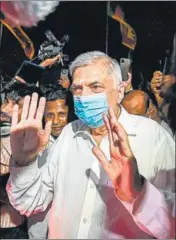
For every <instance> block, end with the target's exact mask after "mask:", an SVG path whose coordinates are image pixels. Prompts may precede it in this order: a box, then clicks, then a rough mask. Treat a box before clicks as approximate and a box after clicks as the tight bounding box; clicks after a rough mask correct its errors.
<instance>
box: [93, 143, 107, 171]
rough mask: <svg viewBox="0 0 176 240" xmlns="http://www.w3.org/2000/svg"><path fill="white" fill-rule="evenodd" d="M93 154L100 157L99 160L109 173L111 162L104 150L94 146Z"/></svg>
mask: <svg viewBox="0 0 176 240" xmlns="http://www.w3.org/2000/svg"><path fill="white" fill-rule="evenodd" d="M92 152H93V154H94V155H95V156H96V157H97V158H98V160H99V162H100V163H101V165H102V167H103V168H104V170H105V171H106V172H107V173H108V172H109V170H110V169H109V162H108V160H107V158H106V157H105V155H104V153H103V151H102V150H101V149H100V148H99V147H93V149H92Z"/></svg>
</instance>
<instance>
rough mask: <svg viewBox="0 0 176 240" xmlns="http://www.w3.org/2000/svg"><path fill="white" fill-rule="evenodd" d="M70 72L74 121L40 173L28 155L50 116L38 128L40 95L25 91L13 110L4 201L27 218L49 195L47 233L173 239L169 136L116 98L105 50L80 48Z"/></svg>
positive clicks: (42, 140)
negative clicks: (83, 50) (28, 94)
mask: <svg viewBox="0 0 176 240" xmlns="http://www.w3.org/2000/svg"><path fill="white" fill-rule="evenodd" d="M70 72H71V75H72V77H73V83H72V91H73V95H74V104H75V113H76V115H77V116H78V118H79V119H80V120H77V121H75V122H73V123H71V124H68V125H67V126H66V127H65V128H64V129H63V131H62V133H61V135H60V137H59V138H58V139H57V140H56V142H55V143H54V145H53V147H52V149H51V151H50V155H49V158H48V159H47V161H48V168H47V169H46V171H45V172H41V171H40V170H39V168H38V160H37V159H36V157H37V156H38V153H39V151H41V149H43V147H44V146H45V145H46V143H47V142H48V138H49V135H50V131H51V122H47V124H46V126H45V128H43V127H42V118H43V114H44V109H45V101H46V100H45V99H44V98H41V99H40V102H39V106H38V107H37V101H38V97H37V94H33V96H32V99H31V103H30V97H26V98H25V103H24V106H23V111H22V118H21V121H18V119H17V114H18V106H15V108H14V111H13V120H12V122H13V125H12V133H11V145H12V167H11V176H10V179H9V181H8V185H7V190H8V196H9V199H10V201H11V203H12V204H13V206H14V207H15V208H16V209H17V210H19V211H20V212H21V213H22V214H24V215H26V216H30V215H31V214H36V213H38V212H41V211H45V209H46V208H47V207H48V205H49V204H50V203H51V201H52V208H51V213H50V221H49V236H48V237H49V238H50V239H123V238H153V237H154V238H159V239H160V238H172V237H173V238H174V234H175V231H174V226H175V225H174V221H173V220H174V219H173V217H172V213H173V215H174V211H173V212H172V207H173V202H174V196H173V192H174V190H175V188H174V186H175V185H174V182H175V171H174V168H175V144H174V141H173V139H172V138H171V137H170V135H169V134H168V133H167V132H166V131H165V130H164V129H163V128H161V127H160V125H159V124H157V123H156V122H155V121H152V120H150V119H148V118H143V117H141V116H135V115H130V114H129V113H127V112H126V111H125V109H124V108H123V107H121V106H120V105H119V104H118V101H119V99H118V97H119V94H118V87H119V85H120V84H121V72H120V68H119V65H118V63H117V62H116V61H115V60H113V59H111V58H110V57H108V56H107V55H106V54H104V53H101V52H98V51H94V52H88V53H84V54H82V55H80V56H78V57H77V58H76V59H75V61H74V62H73V63H72V65H71V67H70ZM108 109H109V113H108ZM107 114H108V115H107ZM102 115H103V117H102ZM24 132H25V142H24V139H23V137H20V136H24V135H23V134H24ZM17 140H18V141H17ZM29 150H30V151H29ZM44 160H45V159H44ZM98 160H99V161H98ZM160 190H161V191H160ZM164 196H165V197H166V198H165V197H164Z"/></svg>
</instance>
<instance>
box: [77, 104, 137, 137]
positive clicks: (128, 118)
mask: <svg viewBox="0 0 176 240" xmlns="http://www.w3.org/2000/svg"><path fill="white" fill-rule="evenodd" d="M120 107H121V113H120V116H119V119H118V121H119V122H120V124H122V126H123V127H124V129H125V131H126V133H127V135H128V136H133V137H135V136H136V130H135V122H136V121H135V120H136V118H135V119H134V118H133V117H132V116H133V115H131V114H129V113H128V112H127V111H126V110H125V109H124V108H123V107H122V106H120ZM78 134H86V135H89V136H90V128H89V127H88V126H86V125H85V124H83V123H82V122H81V125H80V126H79V128H78V129H77V131H76V133H75V135H74V137H75V136H76V135H78Z"/></svg>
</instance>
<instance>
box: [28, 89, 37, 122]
mask: <svg viewBox="0 0 176 240" xmlns="http://www.w3.org/2000/svg"><path fill="white" fill-rule="evenodd" d="M37 103H38V94H37V93H33V94H32V98H31V104H30V108H29V115H28V118H29V119H33V118H34V116H35V113H36V109H37Z"/></svg>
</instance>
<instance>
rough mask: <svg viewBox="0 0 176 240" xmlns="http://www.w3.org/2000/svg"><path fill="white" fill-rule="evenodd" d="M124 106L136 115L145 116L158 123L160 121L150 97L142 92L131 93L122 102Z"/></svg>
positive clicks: (134, 91)
mask: <svg viewBox="0 0 176 240" xmlns="http://www.w3.org/2000/svg"><path fill="white" fill-rule="evenodd" d="M122 106H123V107H124V108H125V109H126V110H127V111H128V112H129V113H130V114H134V115H140V116H145V117H148V118H151V119H153V120H155V121H157V122H159V121H160V117H159V113H158V110H157V108H156V107H155V105H154V104H153V103H152V101H151V100H150V99H149V97H148V95H147V94H146V93H145V92H143V91H141V90H133V91H131V92H129V93H128V94H127V95H126V96H125V97H124V99H123V101H122Z"/></svg>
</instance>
